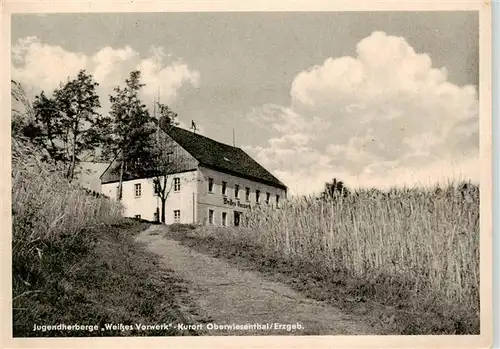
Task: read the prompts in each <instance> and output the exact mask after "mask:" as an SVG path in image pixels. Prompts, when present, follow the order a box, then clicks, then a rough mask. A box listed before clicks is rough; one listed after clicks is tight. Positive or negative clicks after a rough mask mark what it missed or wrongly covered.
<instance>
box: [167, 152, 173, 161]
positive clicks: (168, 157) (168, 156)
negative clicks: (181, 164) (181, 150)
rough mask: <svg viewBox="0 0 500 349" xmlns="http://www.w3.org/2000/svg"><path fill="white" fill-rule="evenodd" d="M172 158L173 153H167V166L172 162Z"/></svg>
mask: <svg viewBox="0 0 500 349" xmlns="http://www.w3.org/2000/svg"><path fill="white" fill-rule="evenodd" d="M173 156H174V152H173V151H169V152H168V153H167V164H171V163H172V162H173V161H172V158H173Z"/></svg>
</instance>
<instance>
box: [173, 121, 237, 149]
mask: <svg viewBox="0 0 500 349" xmlns="http://www.w3.org/2000/svg"><path fill="white" fill-rule="evenodd" d="M171 127H172V128H176V129H179V130H182V131H183V132H189V133H191V134H193V135H195V136H198V137H203V138H206V139H208V140H210V141H212V142H215V143H219V144H221V145H223V146H226V147H230V148H234V149H238V150H242V149H241V148H240V147H236V146H233V145H230V144H227V143H223V142H220V141H217V140H215V139H213V138H210V137H208V136H204V135H202V134H199V133H195V132H191V131H189V130H186V129H185V128H182V127H179V126H175V125H172V126H171ZM164 131H165V132H166V133H167V134H168V131H167V130H164Z"/></svg>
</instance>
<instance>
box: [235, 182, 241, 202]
mask: <svg viewBox="0 0 500 349" xmlns="http://www.w3.org/2000/svg"><path fill="white" fill-rule="evenodd" d="M239 195H240V186H239V185H238V184H235V185H234V197H235V198H236V199H237V198H238V196H239Z"/></svg>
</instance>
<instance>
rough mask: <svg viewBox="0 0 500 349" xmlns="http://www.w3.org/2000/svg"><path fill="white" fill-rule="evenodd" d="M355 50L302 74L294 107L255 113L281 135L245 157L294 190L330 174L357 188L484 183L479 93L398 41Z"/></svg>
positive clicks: (373, 41)
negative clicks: (459, 181) (480, 168)
mask: <svg viewBox="0 0 500 349" xmlns="http://www.w3.org/2000/svg"><path fill="white" fill-rule="evenodd" d="M356 52H357V56H356V57H340V58H328V59H326V60H325V61H324V62H323V64H320V65H316V66H314V67H311V68H310V69H307V70H305V71H303V72H301V73H299V74H298V75H297V76H296V77H295V79H294V81H293V83H292V86H291V91H290V96H291V101H290V106H277V105H273V106H263V107H262V109H261V110H260V111H259V110H254V111H253V112H252V113H251V114H250V115H249V116H250V118H252V119H254V120H256V121H257V124H260V125H262V126H263V127H272V128H273V129H274V130H276V131H278V133H279V135H278V136H276V137H275V138H273V139H271V140H269V142H268V144H267V145H265V146H259V147H253V148H249V152H250V153H251V154H253V155H255V156H256V158H257V159H258V160H260V161H261V162H262V163H263V164H264V165H265V166H267V167H268V168H270V169H271V170H273V172H274V173H276V174H277V175H278V176H280V178H281V179H282V180H283V181H284V182H285V183H286V184H288V185H290V187H291V189H292V191H295V192H298V193H308V192H311V191H319V190H321V189H322V186H323V185H324V182H325V181H326V180H330V179H332V178H333V177H338V178H340V179H342V180H344V181H345V182H346V183H347V185H350V186H353V187H367V186H377V187H387V186H391V185H410V186H412V185H415V184H429V183H433V182H443V181H445V182H446V181H448V180H450V179H453V178H457V177H459V178H461V179H463V178H470V179H472V180H476V181H478V180H479V171H478V165H479V163H478V160H477V154H478V148H479V138H478V98H477V93H476V89H475V87H473V86H456V85H454V84H452V83H450V82H448V81H447V71H446V69H445V68H441V69H436V68H433V67H432V62H431V59H430V57H429V56H428V55H426V54H421V53H417V52H415V50H414V49H413V48H412V47H411V46H410V45H409V44H408V43H407V42H406V40H405V39H404V38H401V37H394V36H388V35H386V34H385V33H382V32H374V33H373V34H372V35H370V36H368V37H367V38H365V39H363V40H361V41H360V42H359V43H358V44H357V46H356ZM298 134H300V135H301V136H300V137H299V138H294V137H297V136H296V135H298ZM305 140H307V142H305ZM294 187H295V189H294Z"/></svg>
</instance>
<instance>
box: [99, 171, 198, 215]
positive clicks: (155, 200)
mask: <svg viewBox="0 0 500 349" xmlns="http://www.w3.org/2000/svg"><path fill="white" fill-rule="evenodd" d="M196 174H197V171H196V170H195V171H189V172H184V173H179V174H173V175H169V176H168V177H167V191H168V189H169V188H170V186H172V190H171V191H170V194H169V195H168V197H167V201H166V207H165V216H166V223H167V224H172V223H174V210H180V211H181V221H180V223H192V222H193V221H195V220H193V216H194V218H195V219H196V202H195V200H193V198H195V196H193V194H195V195H196V190H197V185H196V178H197V175H196ZM174 178H180V180H181V189H180V191H178V192H175V191H174V189H173V180H174ZM139 183H140V184H141V196H140V197H136V196H135V185H136V184H139ZM117 188H118V182H114V183H107V184H103V185H102V193H103V194H105V195H108V196H109V197H110V198H112V199H114V200H116V199H117ZM122 203H123V205H124V206H125V212H124V216H125V217H135V216H136V215H140V216H141V218H142V219H146V220H150V221H152V220H154V214H155V212H156V209H157V207H158V208H159V210H160V217H161V200H160V198H159V197H158V196H156V195H154V187H153V181H152V179H146V178H143V179H134V180H130V181H125V182H123V197H122Z"/></svg>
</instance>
